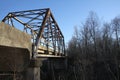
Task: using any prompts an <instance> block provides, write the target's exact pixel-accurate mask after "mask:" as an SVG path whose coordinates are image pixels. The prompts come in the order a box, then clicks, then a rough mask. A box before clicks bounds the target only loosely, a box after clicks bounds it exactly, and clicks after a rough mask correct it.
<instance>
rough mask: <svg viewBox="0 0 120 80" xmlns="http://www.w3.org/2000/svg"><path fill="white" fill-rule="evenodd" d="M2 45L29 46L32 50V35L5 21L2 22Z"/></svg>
mask: <svg viewBox="0 0 120 80" xmlns="http://www.w3.org/2000/svg"><path fill="white" fill-rule="evenodd" d="M0 45H3V46H11V47H18V48H27V49H28V50H29V51H30V52H31V50H32V49H31V47H32V46H31V36H30V35H29V34H26V33H24V32H21V31H20V30H17V29H15V28H14V27H11V26H9V25H7V24H5V23H3V22H1V23H0Z"/></svg>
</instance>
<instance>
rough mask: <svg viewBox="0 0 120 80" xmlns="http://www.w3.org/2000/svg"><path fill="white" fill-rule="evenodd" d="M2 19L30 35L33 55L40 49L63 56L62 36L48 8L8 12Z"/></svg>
mask: <svg viewBox="0 0 120 80" xmlns="http://www.w3.org/2000/svg"><path fill="white" fill-rule="evenodd" d="M2 21H3V22H5V23H7V24H9V25H11V26H12V27H15V28H18V29H20V30H23V31H24V32H26V33H28V34H30V35H31V37H32V38H31V42H32V44H33V51H32V53H33V55H32V56H33V57H36V56H37V55H38V54H41V53H42V52H41V50H42V49H43V51H44V54H46V55H48V54H50V53H51V54H50V55H57V56H65V43H64V36H63V34H62V32H61V30H60V28H59V26H58V24H57V22H56V21H55V19H54V17H53V15H52V13H51V11H50V9H49V8H46V9H36V10H27V11H18V12H10V13H8V15H7V16H6V17H5V18H4V19H3V20H2ZM17 26H20V27H17ZM21 26H23V27H21ZM41 47H42V49H41Z"/></svg>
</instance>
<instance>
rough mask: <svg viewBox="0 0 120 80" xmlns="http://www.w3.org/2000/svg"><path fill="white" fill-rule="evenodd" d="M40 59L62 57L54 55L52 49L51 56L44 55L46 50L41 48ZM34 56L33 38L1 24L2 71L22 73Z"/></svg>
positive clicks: (0, 58) (39, 51)
mask: <svg viewBox="0 0 120 80" xmlns="http://www.w3.org/2000/svg"><path fill="white" fill-rule="evenodd" d="M38 49H39V50H38V53H39V54H38V55H37V57H38V58H41V57H43V58H44V57H61V56H60V55H52V49H49V54H47V55H46V54H44V52H45V51H46V48H45V47H43V46H39V48H38ZM31 56H32V43H31V36H30V35H29V34H27V33H24V32H21V31H20V30H17V29H15V28H14V27H11V26H9V25H7V24H5V23H3V22H0V71H13V70H15V69H17V70H18V71H22V70H23V69H24V68H25V66H26V67H27V66H28V63H29V61H30V59H31Z"/></svg>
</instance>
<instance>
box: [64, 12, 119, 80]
mask: <svg viewBox="0 0 120 80" xmlns="http://www.w3.org/2000/svg"><path fill="white" fill-rule="evenodd" d="M66 52H67V54H68V73H67V78H68V80H120V16H117V17H115V18H114V19H112V20H111V22H109V23H108V22H104V23H103V21H102V20H100V19H99V17H98V16H97V14H96V13H95V12H92V11H91V12H90V13H89V15H88V17H87V18H86V21H85V22H84V23H82V25H81V26H80V27H74V34H73V36H72V38H71V40H70V41H69V42H68V44H67V46H66Z"/></svg>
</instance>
